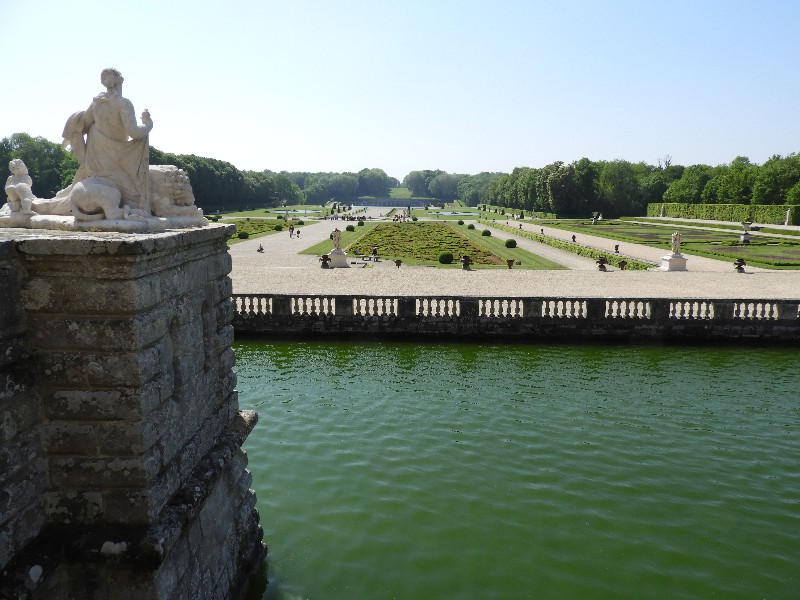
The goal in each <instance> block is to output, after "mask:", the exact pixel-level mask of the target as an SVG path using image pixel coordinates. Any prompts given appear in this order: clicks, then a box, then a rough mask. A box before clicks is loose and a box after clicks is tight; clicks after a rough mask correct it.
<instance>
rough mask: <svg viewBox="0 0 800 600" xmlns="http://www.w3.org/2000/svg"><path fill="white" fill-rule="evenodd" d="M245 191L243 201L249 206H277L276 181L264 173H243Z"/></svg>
mask: <svg viewBox="0 0 800 600" xmlns="http://www.w3.org/2000/svg"><path fill="white" fill-rule="evenodd" d="M242 177H243V179H244V190H243V193H242V199H243V200H244V202H245V203H246V204H247V205H248V206H265V207H270V206H275V205H276V203H277V196H276V195H275V181H274V180H273V178H272V176H271V175H270V174H269V173H266V172H264V171H243V172H242Z"/></svg>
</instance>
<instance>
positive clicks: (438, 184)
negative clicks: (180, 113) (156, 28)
mask: <svg viewBox="0 0 800 600" xmlns="http://www.w3.org/2000/svg"><path fill="white" fill-rule="evenodd" d="M12 158H21V159H22V160H23V161H24V162H25V164H26V165H27V166H28V170H29V172H30V174H31V177H32V178H33V182H34V194H36V195H37V196H39V197H42V198H51V197H53V196H54V195H55V194H56V192H57V191H58V190H60V189H63V188H65V187H67V186H68V185H69V184H70V183H71V182H72V179H73V177H74V175H75V172H76V171H77V169H78V162H77V160H76V159H75V157H74V156H73V155H72V154H71V153H70V152H68V151H67V150H65V149H63V148H62V147H61V145H59V144H55V143H53V142H50V141H49V140H46V139H45V138H42V137H31V136H30V135H28V134H26V133H15V134H13V135H11V136H10V137H8V138H3V139H2V140H0V164H2V165H7V164H8V162H9V161H10V160H11V159H12ZM150 164H153V165H164V164H170V165H175V166H177V167H179V168H181V169H183V170H185V171H186V172H187V174H188V176H189V180H190V181H191V184H192V189H193V191H194V195H195V199H196V203H197V205H198V206H200V207H201V208H202V209H203V210H204V211H206V212H207V213H211V212H217V211H225V210H241V209H246V208H259V207H274V206H281V205H284V204H285V205H295V204H320V205H321V204H325V203H326V202H328V201H348V202H351V203H352V202H353V201H355V200H356V199H358V198H360V197H365V196H371V197H378V198H383V197H388V196H389V194H390V191H389V190H390V188H395V187H400V186H401V185H402V186H404V187H406V188H408V189H409V191H410V193H411V195H412V196H414V197H422V198H430V199H431V200H435V201H441V202H448V201H455V200H459V201H461V202H463V203H464V204H466V205H468V206H477V205H478V204H491V205H494V206H502V207H506V208H511V209H518V210H526V211H541V212H549V213H555V214H558V215H561V216H586V215H588V214H590V213H592V212H601V213H603V214H604V215H607V216H609V217H613V216H620V215H631V216H637V215H644V214H645V211H646V209H647V205H648V204H651V203H660V202H665V203H689V204H771V205H777V204H793V205H798V204H800V156H798V155H797V154H795V153H792V154H789V155H788V156H785V157H782V156H779V155H775V156H772V157H771V158H770V159H769V160H767V161H766V162H765V163H764V164H762V165H758V164H755V163H752V162H751V161H750V160H749V159H748V158H746V157H741V156H738V157H736V158H735V159H734V160H733V161H731V162H730V163H729V164H723V165H717V166H715V167H712V166H709V165H702V164H699V165H690V166H688V167H684V166H681V165H673V164H672V161H671V158H670V157H668V156H667V157H665V158H663V159H660V160H659V161H658V164H656V165H649V164H647V163H644V162H639V163H631V162H628V161H625V160H620V159H618V160H613V161H592V160H589V159H588V158H581V159H580V160H577V161H574V162H572V163H569V164H567V163H563V162H561V161H556V162H554V163H551V164H549V165H547V166H544V167H541V168H532V167H518V168H516V169H514V170H513V171H512V172H511V173H501V172H493V173H489V172H484V173H479V174H477V175H464V174H455V173H447V172H445V171H441V170H427V169H426V170H418V171H411V172H410V173H408V174H407V175H406V176H405V178H404V179H403V181H402V184H401V182H400V181H398V180H397V179H395V178H393V177H389V176H387V174H386V172H385V171H384V170H383V169H377V168H370V169H366V168H365V169H362V170H361V171H359V172H358V173H310V172H291V173H290V172H286V171H282V172H280V173H276V172H273V171H269V170H264V171H247V170H245V171H241V170H239V169H237V168H236V167H235V166H234V165H232V164H231V163H229V162H226V161H223V160H219V159H214V158H206V157H201V156H195V155H193V154H171V153H167V152H163V151H161V150H158V149H156V148H153V147H151V148H150Z"/></svg>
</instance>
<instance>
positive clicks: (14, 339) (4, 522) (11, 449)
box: [0, 241, 45, 576]
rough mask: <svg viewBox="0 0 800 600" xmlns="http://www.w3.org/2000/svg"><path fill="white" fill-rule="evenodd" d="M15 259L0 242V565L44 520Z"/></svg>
mask: <svg viewBox="0 0 800 600" xmlns="http://www.w3.org/2000/svg"><path fill="white" fill-rule="evenodd" d="M18 258H19V257H18V255H17V253H16V251H15V247H14V244H13V243H11V242H1V241H0V567H2V566H3V565H6V564H7V563H8V562H9V561H10V560H11V557H12V556H14V554H15V553H17V552H18V551H19V550H21V549H22V548H24V547H25V545H26V544H28V543H29V542H30V541H31V540H33V539H34V538H35V537H36V535H37V534H38V533H39V531H41V529H42V528H43V526H44V522H45V517H44V511H43V510H42V498H43V496H44V490H45V470H44V468H43V467H44V454H43V450H42V447H41V443H40V435H39V433H40V428H39V423H40V421H41V409H40V402H39V397H38V395H37V393H36V392H35V390H34V389H33V388H32V386H31V383H32V377H31V373H30V372H29V370H27V369H26V368H25V367H26V364H27V363H28V361H29V356H28V353H27V351H26V349H25V342H24V321H23V312H22V306H21V303H20V285H21V278H22V273H21V266H20V263H19V260H18ZM1 575H2V573H1V572H0V576H1Z"/></svg>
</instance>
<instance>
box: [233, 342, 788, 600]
mask: <svg viewBox="0 0 800 600" xmlns="http://www.w3.org/2000/svg"><path fill="white" fill-rule="evenodd" d="M235 348H236V352H237V366H236V370H237V372H238V377H239V390H240V404H241V406H242V407H243V408H254V409H256V410H257V411H258V412H259V415H260V422H259V424H258V426H257V428H256V429H255V430H254V431H253V433H252V434H251V435H250V438H249V439H248V441H247V443H246V445H245V449H246V450H247V452H248V456H249V459H250V469H251V470H252V472H253V479H254V483H253V486H254V488H255V490H256V492H257V494H258V502H259V510H260V513H261V522H262V525H263V527H264V531H265V541H266V542H267V544H268V546H269V554H268V565H269V585H268V587H267V589H266V592H264V595H263V598H264V599H265V600H277V599H299V598H303V599H306V598H307V599H310V600H336V599H348V600H354V599H355V600H362V599H363V600H366V599H369V600H374V599H392V598H397V599H404V600H405V599H409V600H425V599H432V600H433V599H436V600H438V599H481V600H484V599H498V600H500V599H502V600H509V599H523V598H525V599H527V598H535V599H559V600H560V599H581V600H593V599H609V600H610V599H614V600H619V599H626V598H629V599H631V600H633V599H636V600H642V599H649V598H652V599H665V598H669V599H671V600H676V599H681V598H686V599H692V600H695V599H706V598H708V599H711V598H718V599H725V600H735V599H742V600H752V599H755V598H767V599H773V600H774V599H791V600H797V599H798V598H800V353H798V352H797V350H796V349H787V348H783V349H765V348H756V349H752V348H745V347H742V348H735V347H728V348H718V347H714V348H707V347H703V348H698V347H628V346H607V345H606V346H599V345H597V346H565V345H535V346H533V345H530V346H529V345H501V344H498V345H490V344H482V345H478V344H430V345H418V344H410V343H381V344H377V343H328V342H325V343H317V342H296V343H291V342H266V343H263V342H259V343H251V342H237V343H236V344H235Z"/></svg>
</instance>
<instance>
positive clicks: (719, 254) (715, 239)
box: [526, 219, 800, 269]
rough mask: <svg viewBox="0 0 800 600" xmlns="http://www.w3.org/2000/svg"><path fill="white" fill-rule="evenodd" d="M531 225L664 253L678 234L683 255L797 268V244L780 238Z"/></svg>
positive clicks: (665, 228)
mask: <svg viewBox="0 0 800 600" xmlns="http://www.w3.org/2000/svg"><path fill="white" fill-rule="evenodd" d="M526 222H527V223H531V224H534V225H544V226H547V227H554V228H557V229H563V230H565V231H572V232H575V233H578V234H580V233H586V234H589V235H595V236H598V237H604V238H609V239H613V240H618V241H625V242H632V243H634V244H644V245H648V246H653V247H656V248H662V249H664V250H668V249H670V248H671V245H672V234H673V233H674V232H676V231H679V232H680V234H681V250H682V251H686V253H687V254H696V255H698V256H707V257H710V258H717V259H719V258H729V259H731V262H732V261H734V260H735V259H737V258H743V259H744V260H745V261H746V262H747V264H749V265H752V266H754V267H763V268H767V269H798V268H800V241H795V240H790V239H780V238H759V237H757V236H751V238H750V239H751V243H750V244H739V233H740V231H741V230H733V229H716V230H714V231H708V230H702V229H690V228H687V227H685V226H684V227H681V226H679V225H677V224H675V223H667V224H664V225H657V224H655V223H653V224H650V223H631V222H629V221H620V220H606V221H598V222H597V223H596V224H594V225H592V222H591V221H587V220H583V219H574V220H568V219H562V220H537V221H527V220H526Z"/></svg>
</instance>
